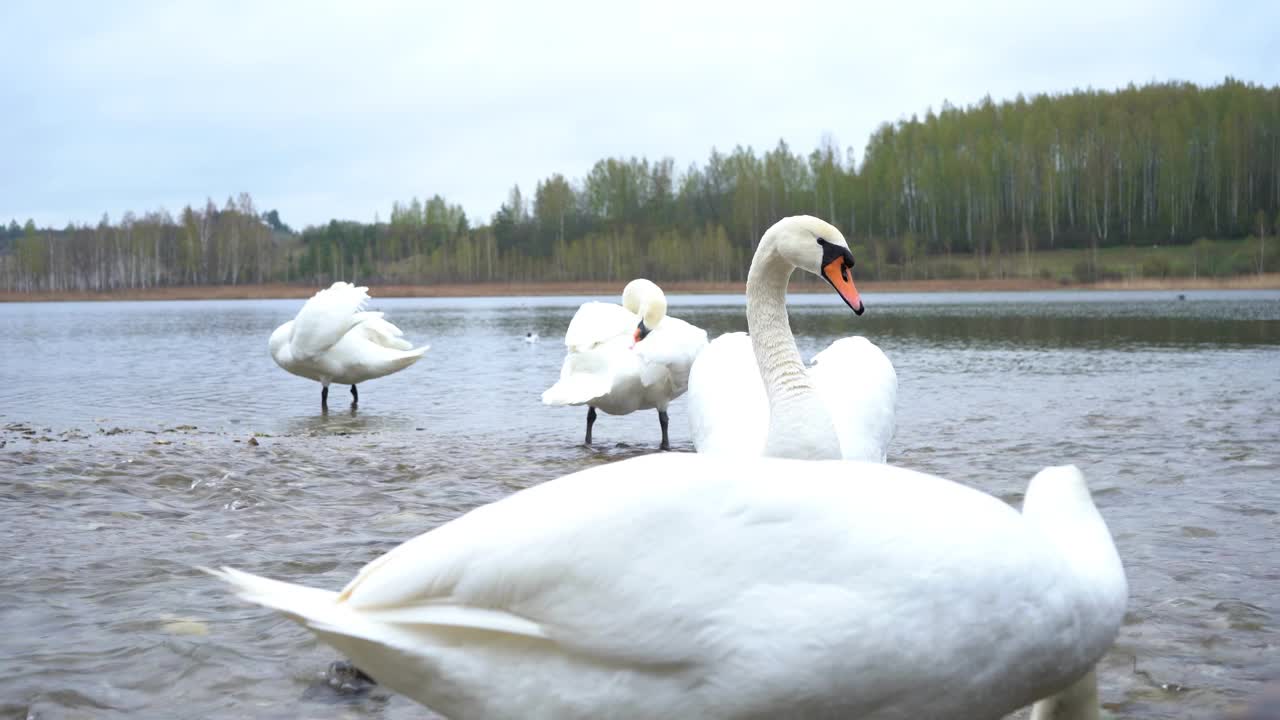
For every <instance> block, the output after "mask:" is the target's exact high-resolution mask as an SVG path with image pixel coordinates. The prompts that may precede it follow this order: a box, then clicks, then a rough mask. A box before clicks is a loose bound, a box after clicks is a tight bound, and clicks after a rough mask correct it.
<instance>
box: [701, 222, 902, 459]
mask: <svg viewBox="0 0 1280 720" xmlns="http://www.w3.org/2000/svg"><path fill="white" fill-rule="evenodd" d="M788 235H797V236H799V237H801V238H804V237H810V238H824V239H827V240H829V241H831V242H832V243H838V246H840V247H846V243H845V240H844V236H843V235H842V234H841V233H840V231H839V230H837V229H836V228H835V227H833V226H832V225H830V224H828V223H826V222H823V221H822V220H819V219H817V218H813V217H808V216H798V217H792V218H786V219H784V220H782V221H781V222H779V223H777V224H776V225H774V226H773V227H772V228H770V229H769V231H768V232H766V233H765V236H764V237H763V238H761V240H760V245H759V246H758V247H757V249H756V259H753V261H752V263H751V273H750V274H749V276H748V279H747V313H748V314H750V313H753V312H754V313H756V314H757V315H762V316H765V317H769V318H774V319H777V318H781V319H782V320H783V322H782V323H781V324H777V325H774V324H770V325H768V326H769V327H770V328H771V329H772V330H773V332H770V333H769V334H768V335H766V336H764V337H761V336H758V335H756V334H755V333H754V332H753V333H752V334H751V335H747V334H746V333H740V332H737V333H726V334H724V335H721V336H720V337H718V338H716V339H715V340H713V341H712V342H711V344H710V345H708V346H707V347H706V349H705V350H703V351H702V353H701V354H700V355H699V356H698V359H697V361H696V362H694V364H693V368H692V370H691V371H690V374H689V427H690V430H691V432H692V435H693V445H694V447H695V448H697V450H698V452H700V453H731V454H746V455H763V454H764V452H765V440H766V436H767V435H768V432H769V424H770V417H769V397H770V395H771V394H774V393H781V394H783V395H787V396H792V395H798V394H804V395H813V396H814V397H816V398H817V399H818V400H819V401H820V402H821V403H822V405H823V406H824V407H825V409H826V413H825V415H826V417H827V418H828V420H823V419H822V417H821V415H820V414H818V413H813V414H808V413H806V414H804V415H790V416H788V421H790V422H805V423H809V424H811V425H814V424H826V423H827V422H830V424H831V425H832V426H833V427H834V429H835V432H836V435H837V436H838V437H839V438H840V457H843V458H844V459H846V460H869V461H872V462H884V461H885V459H886V456H887V451H888V447H889V441H890V440H892V439H893V432H894V405H895V403H896V402H897V397H898V376H897V373H895V372H894V369H893V363H891V362H889V358H887V357H885V354H884V353H883V352H881V350H880V348H878V347H876V346H875V345H874V344H873V343H871V342H870V341H868V340H867V339H866V338H863V337H847V338H841V339H839V340H836V341H835V342H833V343H831V346H830V347H828V348H827V349H825V350H823V351H822V352H820V353H818V354H817V355H816V356H814V358H813V364H812V365H811V366H810V367H809V368H808V369H807V370H805V369H804V368H803V367H802V368H801V371H800V372H801V374H799V375H795V376H792V375H788V374H785V373H780V372H778V371H777V369H776V368H771V367H768V366H767V363H769V362H770V361H772V360H773V359H774V358H777V357H779V355H778V353H779V352H781V351H782V350H792V351H794V350H795V338H794V337H793V336H792V335H791V326H790V324H789V323H788V322H787V321H786V320H787V308H786V289H787V280H788V278H789V277H790V276H791V272H792V268H791V267H790V266H788V265H786V264H783V263H779V262H769V261H767V258H768V257H769V256H770V253H772V252H773V248H774V247H775V246H776V245H777V244H778V243H781V242H784V239H783V238H784V236H788ZM836 246H837V245H836V244H832V245H831V247H836ZM852 264H853V263H852V259H850V261H849V265H850V266H852ZM823 277H824V278H826V279H827V281H828V282H834V280H833V279H832V277H831V276H830V275H828V274H827V273H826V271H825V270H824V272H823ZM840 279H841V280H842V281H843V280H846V278H840ZM847 280H848V283H849V288H850V292H851V293H852V295H851V297H852V298H853V299H854V300H855V301H856V302H858V305H857V307H854V310H855V311H856V312H858V313H859V314H861V307H862V305H861V300H860V299H858V296H857V293H856V291H855V290H853V282H852V279H851V278H848V279H847ZM846 301H849V299H848V298H846ZM850 305H851V307H852V306H853V303H852V302H850ZM748 324H750V319H748ZM762 368H763V369H762ZM801 379H803V380H804V382H800V380H801ZM803 430H804V428H792V429H791V431H792V433H796V432H802V431H803ZM815 431H817V430H815Z"/></svg>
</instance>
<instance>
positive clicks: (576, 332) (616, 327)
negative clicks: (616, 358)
mask: <svg viewBox="0 0 1280 720" xmlns="http://www.w3.org/2000/svg"><path fill="white" fill-rule="evenodd" d="M639 324H640V316H639V315H636V314H635V313H633V312H631V311H629V310H627V309H626V308H624V307H622V306H621V305H616V304H614V303H604V302H589V303H583V304H582V307H580V308H578V312H576V313H574V315H573V320H570V321H569V329H568V330H566V331H565V334H564V344H565V346H566V347H568V348H569V351H570V352H573V351H575V350H576V351H580V352H581V351H586V350H591V349H594V348H596V347H598V346H600V345H602V344H604V343H607V342H609V341H611V340H618V339H620V338H630V336H631V335H633V334H634V333H635V330H636V326H638V325H639Z"/></svg>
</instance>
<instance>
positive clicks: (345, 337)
mask: <svg viewBox="0 0 1280 720" xmlns="http://www.w3.org/2000/svg"><path fill="white" fill-rule="evenodd" d="M368 301H369V288H367V287H356V286H354V285H352V284H351V283H347V282H341V281H339V282H336V283H334V284H333V285H331V286H329V288H328V289H327V290H321V291H320V292H318V293H316V294H315V295H313V296H311V299H310V300H308V301H307V302H306V304H305V305H303V306H302V310H300V311H299V312H298V316H297V317H295V318H294V319H292V320H290V321H289V322H287V323H285V324H283V325H281V326H280V327H278V328H276V331H275V332H273V333H271V341H270V343H269V345H270V348H271V358H272V359H273V360H275V361H276V364H277V365H279V366H280V367H282V368H284V369H285V370H288V371H289V372H291V373H293V374H294V375H298V376H301V377H304V378H308V379H310V380H315V381H317V382H319V383H320V384H321V386H322V389H321V390H320V405H321V406H322V407H326V408H327V407H328V406H329V383H338V384H340V385H350V386H351V403H352V404H353V405H354V404H356V403H358V402H360V394H359V393H358V392H357V391H356V385H357V384H358V383H362V382H365V381H366V380H373V379H374V378H380V377H382V376H383V375H390V374H391V373H393V372H398V371H400V370H403V369H405V368H407V367H409V366H410V365H412V364H414V363H415V362H417V361H418V358H420V357H422V354H423V353H424V352H426V351H427V349H428V348H429V347H430V345H423V346H422V347H418V348H415V347H413V344H412V343H410V342H409V341H408V340H405V339H404V333H403V332H401V330H400V328H398V327H396V326H395V325H392V324H391V323H390V322H388V321H386V320H384V319H383V317H382V313H380V312H367V311H365V310H364V306H365V303H367V302H368Z"/></svg>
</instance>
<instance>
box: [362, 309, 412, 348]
mask: <svg viewBox="0 0 1280 720" xmlns="http://www.w3.org/2000/svg"><path fill="white" fill-rule="evenodd" d="M356 321H357V322H358V323H359V324H360V328H361V329H362V330H364V334H365V337H367V338H369V340H370V341H372V342H375V343H377V344H379V345H381V346H383V347H385V348H391V349H392V350H412V349H413V343H411V342H409V341H408V340H405V339H404V331H403V330H401V329H400V328H398V327H396V326H395V325H393V324H391V322H390V321H389V320H387V319H386V318H385V317H383V313H380V312H362V313H357V314H356Z"/></svg>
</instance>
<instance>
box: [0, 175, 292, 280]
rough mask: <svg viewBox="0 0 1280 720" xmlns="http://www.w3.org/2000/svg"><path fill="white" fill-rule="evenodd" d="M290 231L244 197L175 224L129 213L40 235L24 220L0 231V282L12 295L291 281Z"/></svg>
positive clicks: (159, 216) (185, 212) (186, 214)
mask: <svg viewBox="0 0 1280 720" xmlns="http://www.w3.org/2000/svg"><path fill="white" fill-rule="evenodd" d="M292 237H293V236H292V231H291V229H290V228H289V226H287V225H285V224H283V223H282V222H281V221H280V216H279V213H277V212H276V211H274V210H272V211H270V212H267V213H263V214H261V215H260V214H259V213H258V212H257V210H256V208H255V207H254V205H253V199H252V198H250V197H249V195H248V194H247V193H241V194H240V196H239V197H238V198H228V199H227V202H226V205H225V206H224V207H223V208H222V209H219V208H218V207H217V206H216V205H214V203H213V202H212V201H208V202H207V203H206V205H205V207H204V209H193V208H191V207H190V206H188V207H185V208H183V209H182V212H181V213H180V214H179V216H178V217H177V218H174V217H172V216H171V215H170V214H169V213H168V212H166V211H164V210H161V211H157V212H149V213H145V214H143V215H142V216H137V215H134V214H133V213H131V212H128V213H125V214H124V217H122V218H121V219H120V221H119V222H118V223H116V224H112V223H111V221H110V219H109V218H108V217H107V216H106V215H103V217H102V219H101V220H100V221H99V222H98V224H97V225H84V226H76V225H69V226H68V227H67V228H65V229H63V230H59V231H54V230H39V229H37V228H36V226H35V223H33V222H32V221H30V220H28V221H27V223H26V225H24V226H19V225H18V224H17V222H16V221H10V223H9V225H8V226H7V227H0V280H3V283H4V288H5V289H7V290H16V291H19V292H30V291H35V290H46V291H55V292H57V291H94V292H99V291H110V290H118V289H124V288H148V287H162V286H173V285H237V284H244V283H262V282H270V281H273V280H282V279H291V276H290V274H289V251H288V247H289V245H291V244H292V243H291V242H290V239H291V238H292Z"/></svg>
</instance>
